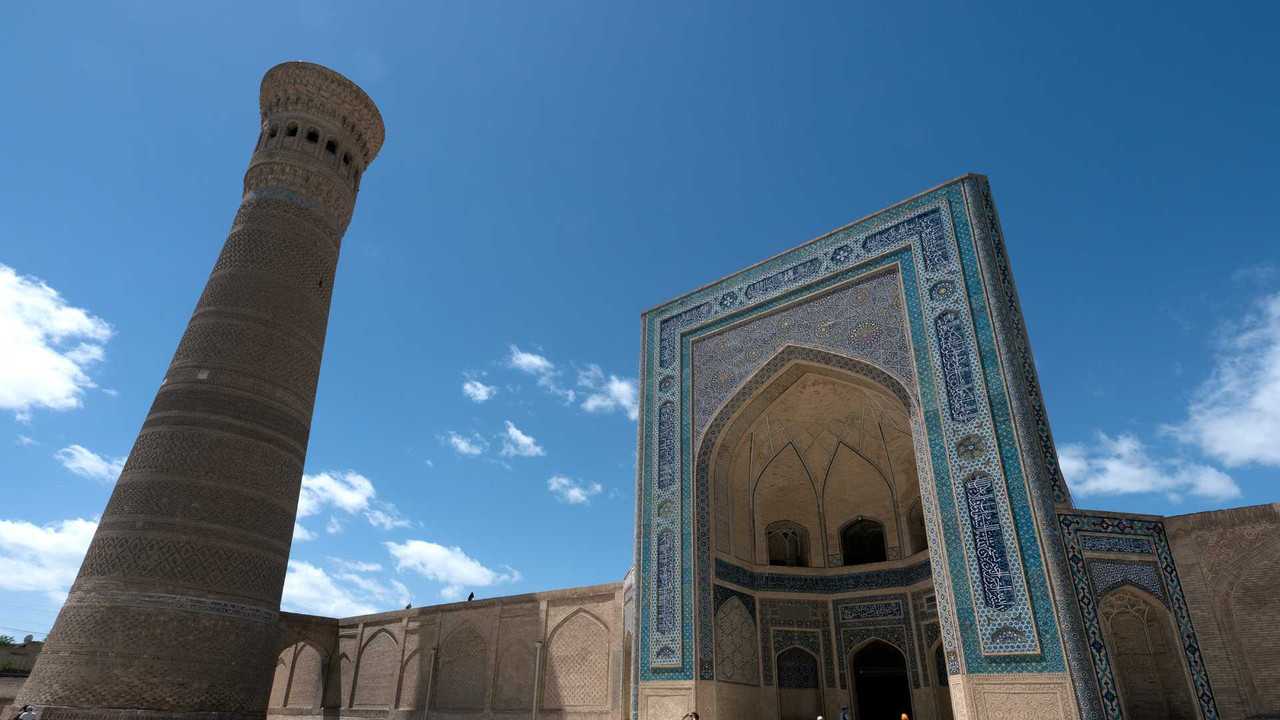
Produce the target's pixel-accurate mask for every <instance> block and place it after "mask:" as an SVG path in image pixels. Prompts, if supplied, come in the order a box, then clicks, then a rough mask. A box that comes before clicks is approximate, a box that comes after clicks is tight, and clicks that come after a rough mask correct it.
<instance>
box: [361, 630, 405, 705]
mask: <svg viewBox="0 0 1280 720" xmlns="http://www.w3.org/2000/svg"><path fill="white" fill-rule="evenodd" d="M399 677H400V644H399V643H398V642H396V639H395V636H393V635H392V634H391V633H390V632H388V631H387V630H386V629H379V630H378V631H377V632H375V633H373V634H372V635H370V636H369V639H368V640H366V641H365V644H364V647H363V648H362V649H361V651H360V662H359V664H358V666H357V667H356V677H355V690H354V693H353V695H354V697H353V699H352V701H351V705H352V707H363V708H386V707H390V706H391V703H392V702H393V701H394V699H395V698H394V697H393V696H394V695H395V691H396V681H397V680H398V679H399Z"/></svg>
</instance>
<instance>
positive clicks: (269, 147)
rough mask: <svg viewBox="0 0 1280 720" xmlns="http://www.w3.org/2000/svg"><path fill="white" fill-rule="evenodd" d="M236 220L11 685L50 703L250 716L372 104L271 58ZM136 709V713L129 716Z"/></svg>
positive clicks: (67, 712) (267, 671)
mask: <svg viewBox="0 0 1280 720" xmlns="http://www.w3.org/2000/svg"><path fill="white" fill-rule="evenodd" d="M261 111H262V115H261V117H262V128H261V133H260V135H259V138H258V144H257V146H256V148H255V149H254V153H253V158H252V160H251V161H250V163H249V169H248V171H247V172H246V173H245V180H244V198H243V200H242V202H241V204H240V209H239V211H238V212H237V213H236V217H235V222H234V224H233V225H232V228H231V232H230V234H229V235H228V237H227V241H226V244H225V245H224V246H223V249H222V253H221V255H220V256H219V257H218V261H217V264H216V265H214V268H213V272H212V274H211V275H210V276H209V280H208V283H207V284H206V285H205V288H204V293H203V294H202V295H201V296H200V300H199V302H198V303H197V305H196V309H195V312H194V314H193V315H192V317H191V321H190V323H189V324H188V325H187V329H186V332H185V333H184V335H183V337H182V340H181V342H180V343H179V344H178V349H177V351H176V352H175V353H174V356H173V361H172V362H171V364H170V365H169V369H168V371H167V372H166V374H165V378H164V380H163V382H162V383H161V386H160V389H159V391H158V392H157V393H156V397H155V401H154V402H153V404H152V406H151V410H150V412H149V413H148V415H147V417H146V420H145V422H144V423H143V426H142V430H141V431H140V432H139V434H138V438H137V440H136V441H135V443H134V445H133V450H132V451H131V452H130V454H129V459H128V462H127V463H126V464H125V468H124V472H123V473H122V474H121V476H120V480H119V482H118V483H117V484H116V487H115V490H114V491H113V492H112V494H111V500H110V501H109V502H108V504H107V508H106V510H105V511H104V512H103V514H102V520H101V523H100V524H99V526H98V530H97V532H96V533H95V535H94V538H93V542H92V543H91V544H90V546H89V550H88V553H87V554H86V556H85V559H84V563H83V565H81V567H80V574H79V575H78V576H77V578H76V581H75V584H74V585H73V586H72V588H71V591H70V594H69V596H68V598H67V602H66V604H65V605H64V607H63V608H62V611H61V612H60V613H59V615H58V619H57V621H56V622H55V624H54V627H53V630H52V631H51V632H50V634H49V638H48V642H47V644H46V646H45V648H44V651H43V652H42V653H41V656H40V659H39V661H38V662H37V663H36V666H35V668H34V670H33V672H32V674H31V677H30V678H29V679H28V680H27V682H26V685H25V686H24V687H23V689H22V691H21V693H20V696H19V698H18V700H17V702H18V703H19V704H24V703H30V704H32V705H35V706H37V707H43V708H44V712H43V717H44V718H45V719H46V720H54V719H56V718H59V717H63V718H72V717H74V718H77V719H82V718H90V717H91V718H116V717H120V718H123V717H126V716H127V717H130V718H138V717H148V716H152V717H166V718H169V717H185V716H194V715H199V716H200V717H201V718H202V720H216V719H219V718H261V717H262V716H263V715H264V713H265V709H266V706H267V697H268V694H269V692H270V685H271V680H272V672H271V668H272V663H273V661H274V656H275V650H276V648H275V642H276V620H277V614H278V612H279V608H280V595H281V590H282V588H283V585H284V577H285V568H286V564H287V562H288V558H289V546H290V543H291V540H292V535H293V527H294V518H295V515H296V512H297V505H298V493H299V489H300V484H301V479H302V470H303V462H304V459H305V456H306V450H307V438H308V435H309V433H310V429H311V415H312V408H313V405H314V402H315V394H316V383H317V380H318V378H319V372H320V359H321V353H322V351H323V349H324V338H325V330H326V326H327V324H328V317H329V301H330V298H331V297H332V295H331V294H332V291H333V284H334V271H335V270H336V268H337V263H338V251H339V247H340V244H341V239H342V236H343V233H344V232H345V231H346V228H347V224H348V223H349V222H350V220H351V214H352V211H353V209H354V207H355V200H356V194H357V191H358V190H359V187H360V176H361V173H362V172H363V171H364V170H365V168H367V167H368V165H369V163H370V162H372V161H373V158H374V156H375V155H376V154H377V152H378V150H379V148H380V146H381V144H382V138H383V127H382V119H381V117H380V115H379V113H378V109H377V107H376V106H375V105H374V103H373V101H372V100H370V99H369V97H368V96H367V95H366V94H365V93H364V92H363V91H361V90H360V88H358V87H356V85H355V84H353V83H352V82H350V81H349V80H347V79H346V78H344V77H342V76H341V75H339V74H337V73H335V72H333V71H331V70H328V69H326V68H323V67H321V66H318V65H312V64H309V63H296V62H291V63H284V64H282V65H278V66H276V67H274V68H272V69H271V70H270V71H268V72H267V74H266V76H265V77H264V78H263V81H262V92H261ZM139 711H141V712H139Z"/></svg>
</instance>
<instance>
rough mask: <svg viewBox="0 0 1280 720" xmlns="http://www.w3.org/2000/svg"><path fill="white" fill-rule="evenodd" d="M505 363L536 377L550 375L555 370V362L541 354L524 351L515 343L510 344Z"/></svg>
mask: <svg viewBox="0 0 1280 720" xmlns="http://www.w3.org/2000/svg"><path fill="white" fill-rule="evenodd" d="M507 364H508V365H510V366H511V367H513V368H515V369H517V370H521V371H523V372H527V373H529V374H530V375H534V376H537V377H543V376H546V375H550V374H551V373H554V372H555V370H556V366H555V363H553V362H551V361H550V360H548V359H546V358H545V357H543V356H542V355H538V354H536V353H531V352H525V351H523V350H521V349H520V348H518V347H516V346H515V345H512V346H511V356H510V357H508V358H507Z"/></svg>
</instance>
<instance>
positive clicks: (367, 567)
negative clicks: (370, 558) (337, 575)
mask: <svg viewBox="0 0 1280 720" xmlns="http://www.w3.org/2000/svg"><path fill="white" fill-rule="evenodd" d="M329 562H331V563H333V564H334V565H335V566H337V567H338V568H339V569H341V570H346V571H347V572H361V573H371V572H382V565H381V564H379V563H372V562H364V561H363V560H343V559H342V558H337V557H332V556H331V557H330V558H329Z"/></svg>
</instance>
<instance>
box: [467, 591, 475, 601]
mask: <svg viewBox="0 0 1280 720" xmlns="http://www.w3.org/2000/svg"><path fill="white" fill-rule="evenodd" d="M475 599H476V594H475V593H473V592H469V593H467V602H471V601H472V600H475Z"/></svg>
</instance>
